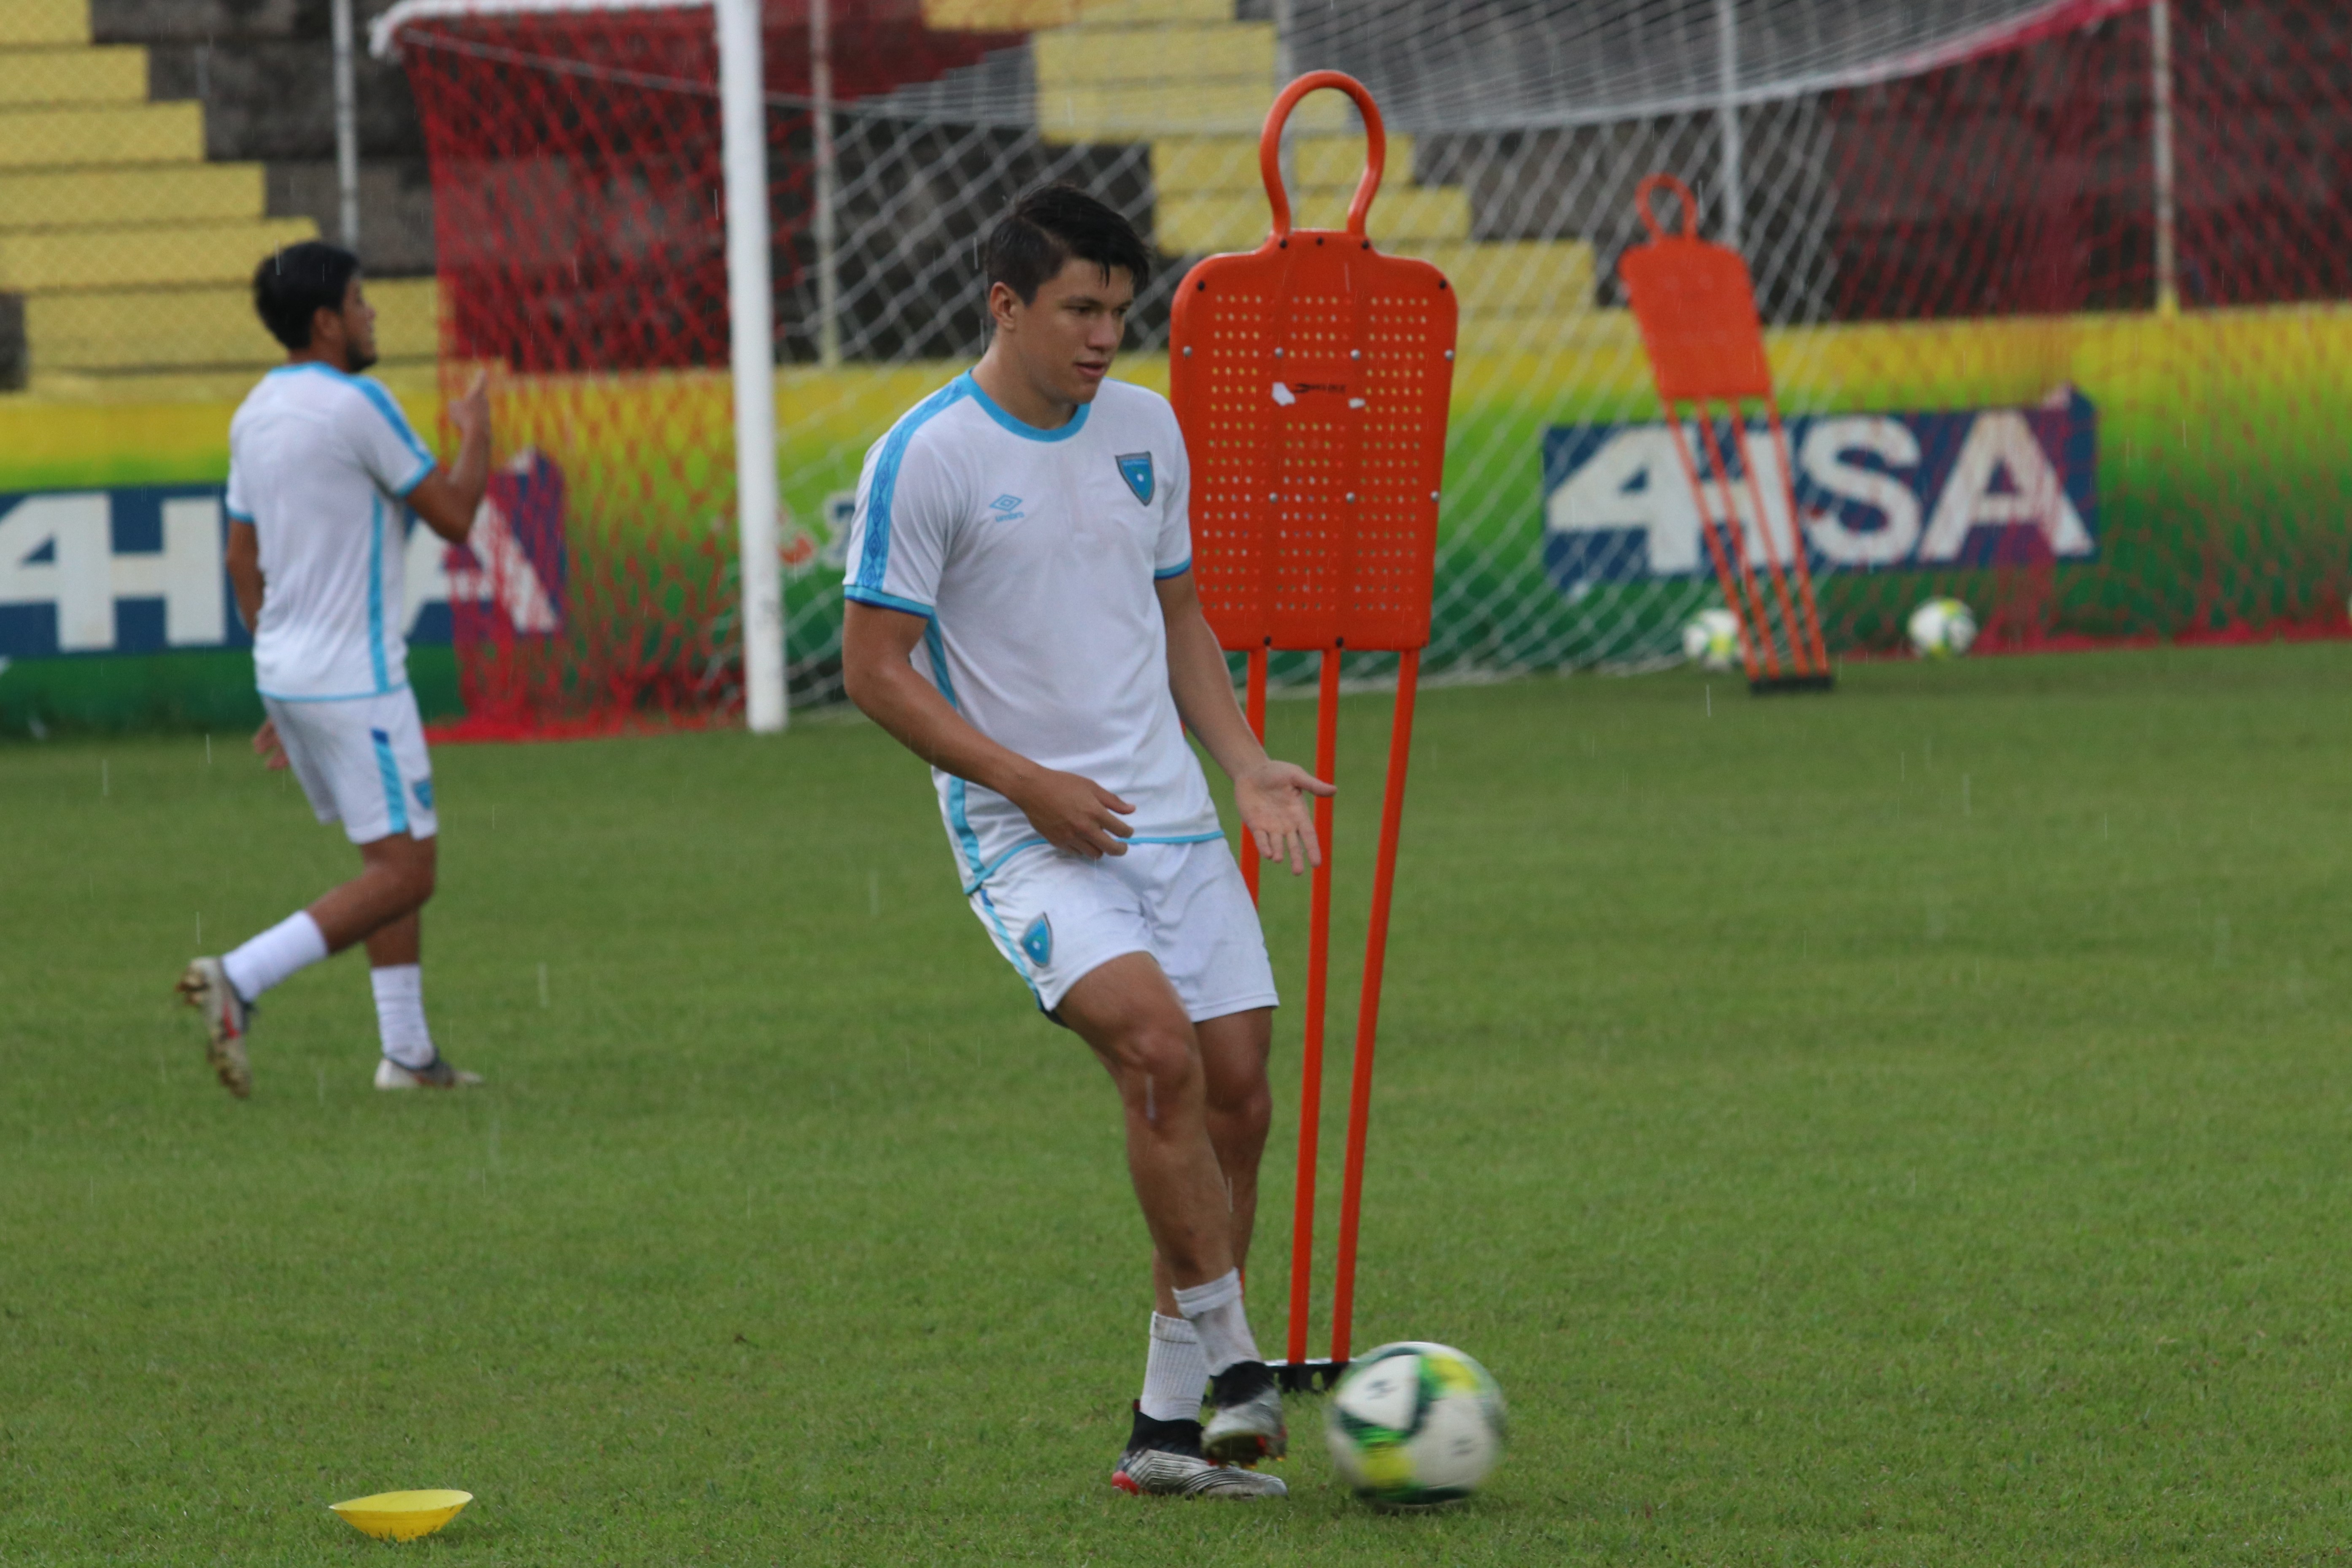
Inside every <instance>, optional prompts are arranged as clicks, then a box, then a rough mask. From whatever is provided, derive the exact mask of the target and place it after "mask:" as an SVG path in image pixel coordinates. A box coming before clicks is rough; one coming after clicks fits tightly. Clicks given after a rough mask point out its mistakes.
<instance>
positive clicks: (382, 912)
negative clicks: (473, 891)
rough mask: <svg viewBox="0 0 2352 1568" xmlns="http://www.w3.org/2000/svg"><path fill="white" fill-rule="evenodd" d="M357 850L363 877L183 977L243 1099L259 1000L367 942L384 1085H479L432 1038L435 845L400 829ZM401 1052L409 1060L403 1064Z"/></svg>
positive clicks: (223, 1074) (224, 1078) (226, 1078)
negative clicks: (428, 1026) (422, 972)
mask: <svg viewBox="0 0 2352 1568" xmlns="http://www.w3.org/2000/svg"><path fill="white" fill-rule="evenodd" d="M359 851H360V874H359V875H358V876H356V877H354V878H352V879H351V880H350V881H348V882H345V883H342V884H341V886H339V887H336V888H334V889H331V890H330V891H328V892H327V893H326V894H325V895H324V896H322V897H320V899H318V900H314V901H313V902H312V903H311V904H310V907H309V908H307V909H305V910H300V911H299V912H298V913H296V914H294V915H291V916H289V917H288V918H287V919H286V920H285V921H280V922H279V923H278V925H277V926H275V927H273V928H271V929H270V930H269V931H265V932H263V933H262V934H261V935H260V936H258V937H256V938H255V939H254V940H253V941H252V942H247V943H246V944H245V945H244V946H243V947H240V948H239V949H237V951H236V952H232V953H230V954H229V955H228V956H227V957H226V958H222V959H214V958H200V959H197V960H196V961H195V962H194V963H191V964H190V965H189V966H188V972H187V973H186V974H185V975H184V976H183V977H182V978H181V981H180V992H181V994H182V995H184V996H185V997H186V998H187V1000H188V1001H189V1003H190V1005H194V1006H195V1007H196V1008H198V1009H199V1010H200V1011H202V1012H203V1013H204V1015H205V1023H206V1026H207V1034H208V1036H209V1037H210V1042H211V1044H210V1048H209V1055H210V1058H211V1061H212V1063H213V1067H214V1068H215V1071H216V1072H217V1073H218V1074H219V1075H220V1079H221V1082H222V1083H223V1084H224V1085H226V1087H227V1088H228V1089H229V1091H230V1092H231V1093H233V1094H236V1095H237V1096H238V1097H239V1098H242V1097H244V1096H245V1095H246V1094H247V1093H249V1092H250V1091H251V1089H252V1074H251V1070H250V1067H249V1065H248V1063H247V1057H246V1051H245V1032H246V1026H247V1019H248V1017H249V1016H250V1013H251V1010H252V1005H253V1003H254V1002H255V1001H257V1000H258V999H259V997H260V995H261V994H262V992H264V991H267V990H268V989H269V988H270V987H271V986H274V985H276V984H279V983H280V982H282V981H283V980H285V979H286V978H287V977H288V976H289V975H291V974H293V973H295V972H297V971H298V970H300V969H303V968H306V967H308V966H309V965H310V964H311V963H317V962H319V961H320V960H321V959H324V958H326V957H329V956H331V954H334V953H337V952H342V951H343V950H344V949H346V948H348V947H352V946H353V945H355V944H357V943H360V942H365V943H366V944H367V948H368V959H369V963H370V965H371V968H372V970H373V973H372V975H371V979H372V980H373V984H374V989H375V993H376V1013H377V1020H378V1023H379V1025H380V1026H382V1027H383V1033H384V1035H385V1047H386V1055H385V1058H384V1060H383V1063H382V1064H380V1065H379V1067H378V1068H377V1072H376V1086H377V1087H378V1088H379V1089H408V1088H416V1087H422V1086H429V1087H434V1088H451V1087H455V1086H457V1085H459V1084H465V1083H478V1082H479V1081H481V1080H480V1079H478V1078H477V1077H476V1076H475V1075H474V1074H471V1073H462V1072H459V1071H457V1069H456V1068H451V1067H450V1066H449V1064H448V1063H446V1062H445V1061H443V1060H441V1058H440V1057H439V1055H438V1054H437V1053H436V1052H435V1051H434V1049H433V1047H432V1043H431V1038H430V1037H429V1035H427V1034H426V1033H425V1024H424V1002H423V994H422V990H421V982H420V981H419V979H418V968H417V964H418V957H419V953H420V952H421V949H422V945H423V934H422V932H423V926H422V921H420V919H419V914H418V911H419V910H422V909H423V908H424V906H425V901H426V900H429V899H431V898H432V896H433V886H434V876H435V863H436V851H435V841H434V840H433V839H431V838H416V837H412V836H410V835H408V834H406V833H396V834H392V835H390V836H388V837H383V838H378V839H373V840H371V841H370V842H368V843H366V844H362V845H360V846H359ZM420 1047H421V1048H420ZM395 1049H398V1050H400V1052H401V1054H402V1055H403V1056H404V1057H405V1058H408V1059H406V1060H395V1059H394V1056H393V1055H392V1053H393V1051H394V1050H395Z"/></svg>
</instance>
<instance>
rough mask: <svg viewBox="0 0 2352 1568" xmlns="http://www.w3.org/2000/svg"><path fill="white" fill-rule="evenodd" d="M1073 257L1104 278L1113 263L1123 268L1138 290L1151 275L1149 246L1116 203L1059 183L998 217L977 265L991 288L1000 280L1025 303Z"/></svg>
mask: <svg viewBox="0 0 2352 1568" xmlns="http://www.w3.org/2000/svg"><path fill="white" fill-rule="evenodd" d="M1074 256H1075V257H1076V258H1078V259H1079V260H1081V261H1091V262H1093V263H1094V264H1095V265H1096V266H1097V267H1099V268H1102V269H1103V273H1104V275H1105V276H1106V277H1108V275H1109V273H1110V269H1111V268H1114V267H1124V268H1127V271H1128V275H1129V277H1131V278H1133V279H1135V286H1136V288H1137V289H1141V288H1142V287H1143V285H1144V283H1145V282H1146V281H1147V280H1148V279H1150V277H1151V247H1150V246H1148V245H1146V244H1144V243H1143V237H1142V236H1140V235H1139V234H1137V233H1136V232H1135V226H1134V225H1133V224H1131V223H1129V222H1128V221H1127V218H1126V216H1124V215H1123V214H1121V213H1120V212H1119V211H1118V208H1116V207H1113V206H1109V205H1105V204H1104V203H1102V202H1100V201H1097V199H1096V198H1095V197H1093V196H1090V195H1087V193H1086V192H1084V191H1082V190H1080V189H1078V187H1077V186H1076V185H1071V184H1051V185H1042V186H1040V187H1038V188H1037V189H1036V190H1034V191H1031V192H1030V193H1029V194H1028V195H1024V196H1023V197H1022V198H1021V199H1020V200H1019V201H1017V202H1014V203H1013V210H1012V211H1011V212H1008V213H1006V214H1005V215H1004V216H1003V217H1001V218H999V219H997V220H996V226H995V227H994V228H992V229H991V230H989V232H988V243H987V244H986V246H984V247H982V251H981V268H982V271H983V272H985V273H986V274H987V278H988V283H989V287H991V288H994V287H995V286H996V285H997V284H999V283H1002V284H1003V285H1004V286H1005V287H1007V288H1009V289H1012V290H1013V292H1014V293H1015V294H1018V295H1019V296H1021V302H1022V303H1023V304H1024V305H1026V304H1030V303H1033V302H1034V300H1036V298H1037V290H1038V289H1040V288H1042V287H1044V285H1045V279H1048V278H1052V277H1055V276H1056V275H1057V274H1059V273H1060V271H1061V270H1062V268H1065V267H1066V266H1068V265H1069V262H1070V258H1072V257H1074Z"/></svg>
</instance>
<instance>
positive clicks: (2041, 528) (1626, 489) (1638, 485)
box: [1543, 389, 2099, 599]
mask: <svg viewBox="0 0 2352 1568" xmlns="http://www.w3.org/2000/svg"><path fill="white" fill-rule="evenodd" d="M1786 432H1787V438H1788V453H1789V457H1790V458H1791V459H1792V460H1793V462H1794V466H1795V468H1796V474H1795V480H1796V483H1795V486H1794V489H1795V493H1796V500H1797V511H1798V518H1799V521H1801V532H1802V536H1803V540H1804V546H1805V550H1806V553H1807V556H1808V558H1809V560H1810V561H1811V565H1812V569H1813V571H1814V572H1816V573H1838V572H1874V571H1906V570H1908V571H1917V570H1927V569H1935V570H1942V569H1948V568H1952V567H1969V566H1989V565H1994V564H2012V563H2022V562H2024V561H2027V560H2031V559H2035V558H2040V559H2044V560H2049V559H2055V560H2061V561H2087V560H2091V559H2094V558H2095V557H2096V556H2097V554H2098V549H2099V545H2098V540H2099V504H2098V416H2097V411H2096V410H2095V408H2094V407H2093V406H2092V405H2091V401H2090V399H2089V398H2087V397H2084V395H2081V394H2080V393H2077V392H2074V391H2072V390H2071V389H2068V390H2062V391H2061V392H2060V393H2059V394H2057V395H2054V396H2053V397H2052V398H2051V399H2049V400H2048V401H2046V402H2045V403H2044V404H2042V405H2041V406H2039V407H2032V408H1983V409H1973V410H1965V411H1960V412H1949V411H1946V412H1937V413H1929V414H1867V413H1857V414H1835V415H1826V416H1815V417H1798V418H1795V419H1791V420H1790V421H1789V422H1788V423H1787V426H1786ZM1727 434H1728V433H1727V431H1726V430H1723V429H1718V430H1717V441H1716V445H1717V448H1718V449H1719V450H1721V451H1722V453H1723V457H1724V460H1725V461H1726V463H1727V465H1728V467H1729V468H1730V473H1729V475H1728V478H1729V479H1730V481H1731V483H1730V485H1729V486H1728V489H1730V491H1731V493H1732V499H1733V502H1734V505H1735V507H1736V510H1738V514H1739V516H1738V522H1739V526H1740V528H1741V530H1742V531H1743V532H1744V534H1745V535H1746V538H1747V542H1748V551H1749V553H1750V556H1751V558H1760V555H1761V547H1762V534H1763V531H1765V530H1769V531H1770V537H1771V539H1772V541H1773V542H1774V544H1775V546H1776V549H1777V552H1779V553H1780V554H1781V555H1782V556H1783V557H1785V555H1786V554H1787V552H1788V549H1789V543H1790V519H1789V517H1788V516H1787V515H1786V499H1785V498H1786V496H1787V494H1788V492H1789V488H1790V487H1788V486H1787V485H1785V484H1784V482H1783V476H1782V474H1781V472H1780V468H1781V462H1782V457H1781V452H1780V447H1779V446H1778V445H1777V444H1776V443H1775V442H1774V441H1773V439H1772V436H1771V432H1770V431H1769V429H1768V428H1767V427H1766V426H1764V425H1762V424H1761V423H1759V424H1755V425H1751V426H1748V428H1747V429H1745V430H1744V431H1742V432H1741V436H1740V439H1739V441H1738V443H1737V444H1736V447H1735V445H1734V443H1732V442H1730V441H1729V440H1728V439H1727ZM1685 438H1686V440H1687V442H1688V447H1689V449H1690V450H1691V451H1692V452H1693V453H1695V454H1696V457H1697V460H1698V462H1699V463H1700V464H1701V465H1702V466H1701V469H1700V474H1699V478H1700V479H1701V480H1702V485H1701V489H1702V491H1703V492H1704V493H1706V496H1707V500H1708V504H1709V505H1710V506H1711V507H1719V505H1720V502H1719V501H1718V500H1717V499H1716V498H1717V496H1719V494H1720V493H1721V491H1720V489H1718V488H1717V486H1715V485H1714V484H1713V483H1712V479H1713V478H1714V476H1713V474H1712V472H1711V470H1709V469H1708V468H1706V466H1705V465H1706V463H1707V462H1708V457H1707V451H1706V443H1705V442H1704V441H1702V440H1701V438H1700V437H1699V436H1698V434H1697V431H1696V427H1695V426H1694V427H1692V428H1690V429H1686V430H1685ZM1543 468H1544V548H1543V555H1544V569H1545V572H1546V574H1548V575H1549V577H1550V579H1551V582H1552V584H1553V585H1554V586H1555V587H1557V588H1558V589H1559V591H1560V592H1561V593H1562V594H1564V595H1568V596H1569V597H1570V598H1571V599H1575V598H1579V597H1581V596H1582V595H1584V594H1586V593H1588V592H1590V591H1591V588H1592V587H1593V586H1594V585H1596V584H1602V583H1623V582H1631V581H1638V580H1643V579H1654V578H1672V577H1690V576H1696V575H1702V574H1709V573H1711V571H1712V567H1711V565H1710V563H1709V562H1708V558H1707V554H1706V546H1705V542H1704V541H1703V540H1702V538H1701V537H1700V531H1699V510H1698V501H1697V500H1696V498H1695V497H1694V496H1693V494H1692V489H1691V485H1690V483H1689V480H1688V478H1687V477H1686V476H1685V472H1684V469H1683V460H1682V458H1681V457H1680V455H1679V454H1678V453H1677V451H1676V443H1675V438H1674V434H1673V432H1672V431H1670V430H1669V429H1668V428H1667V427H1666V426H1664V425H1662V424H1648V425H1579V426H1555V427H1553V428H1552V429H1550V430H1548V431H1547V432H1546V433H1545V436H1544V447H1543ZM1751 473H1752V474H1753V475H1754V476H1755V478H1756V479H1757V481H1758V483H1757V484H1756V485H1755V487H1754V489H1755V490H1756V491H1759V492H1760V493H1761V495H1762V497H1763V500H1764V510H1765V512H1766V516H1765V517H1764V518H1763V519H1762V520H1761V521H1760V522H1759V519H1758V518H1757V517H1756V516H1755V515H1754V512H1755V510H1756V508H1755V504H1754V502H1753V501H1752V500H1750V487H1749V486H1748V483H1747V476H1748V475H1749V474H1751ZM1710 521H1723V520H1722V519H1721V518H1720V517H1719V516H1717V517H1712V518H1711V519H1710Z"/></svg>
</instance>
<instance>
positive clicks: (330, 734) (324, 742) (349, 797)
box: [261, 689, 441, 844]
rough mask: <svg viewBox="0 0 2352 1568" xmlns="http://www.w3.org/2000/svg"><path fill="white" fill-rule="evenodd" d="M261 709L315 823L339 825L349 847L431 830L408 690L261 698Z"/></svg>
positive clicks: (425, 771)
mask: <svg viewBox="0 0 2352 1568" xmlns="http://www.w3.org/2000/svg"><path fill="white" fill-rule="evenodd" d="M261 706H262V707H263V708H264V709H266V710H268V714H269V717H270V719H271V721H273V722H275V723H276V724H277V726H278V742H279V743H280V744H281V745H283V746H284V747H285V748H286V760H287V761H288V762H289V763H292V764H293V765H294V776H295V777H296V778H297V779H299V780H300V781H301V783H302V793H303V795H307V796H308V797H309V798H310V809H311V810H312V811H314V812H317V813H318V814H319V820H320V821H321V822H341V824H342V825H343V836H344V837H347V838H349V839H350V840H351V841H352V843H354V844H373V843H374V842H375V841H376V840H377V839H379V838H389V837H392V836H393V835H394V834H395V833H405V834H408V835H410V836H411V837H416V838H430V837H433V836H434V834H435V833H436V831H438V829H439V828H440V826H441V823H440V819H439V818H438V817H436V816H434V815H433V762H432V759H431V758H430V757H428V756H427V755H426V754H425V725H424V722H423V721H421V720H420V719H418V718H417V716H416V698H415V694H414V693H412V692H410V691H408V690H406V689H402V690H399V691H393V692H387V693H385V694H384V695H383V696H382V697H351V698H337V699H335V700H332V701H327V702H301V701H295V700H288V699H286V698H281V697H265V698H263V699H262V700H261Z"/></svg>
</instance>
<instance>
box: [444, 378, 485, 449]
mask: <svg viewBox="0 0 2352 1568" xmlns="http://www.w3.org/2000/svg"><path fill="white" fill-rule="evenodd" d="M449 423H450V424H452V425H454V426H457V435H458V437H459V438H460V439H464V438H466V437H472V436H477V435H484V436H486V435H488V433H489V429H490V373H489V372H488V371H486V370H478V371H476V372H475V373H474V380H473V384H471V385H469V386H467V388H466V395H464V396H463V397H460V398H458V399H457V401H456V402H455V403H452V404H451V405H449Z"/></svg>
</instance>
